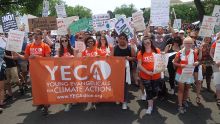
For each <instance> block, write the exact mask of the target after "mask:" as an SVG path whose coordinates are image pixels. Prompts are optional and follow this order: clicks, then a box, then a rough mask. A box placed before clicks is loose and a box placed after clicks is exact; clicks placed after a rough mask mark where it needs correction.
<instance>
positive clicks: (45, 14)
mask: <svg viewBox="0 0 220 124" xmlns="http://www.w3.org/2000/svg"><path fill="white" fill-rule="evenodd" d="M48 12H49V1H47V0H44V1H43V12H42V17H48Z"/></svg>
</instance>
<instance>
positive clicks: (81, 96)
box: [57, 94, 102, 99]
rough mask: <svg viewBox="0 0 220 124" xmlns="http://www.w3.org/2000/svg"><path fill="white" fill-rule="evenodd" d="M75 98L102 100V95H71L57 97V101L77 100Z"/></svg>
mask: <svg viewBox="0 0 220 124" xmlns="http://www.w3.org/2000/svg"><path fill="white" fill-rule="evenodd" d="M75 98H102V94H69V95H62V96H61V95H59V96H57V99H75Z"/></svg>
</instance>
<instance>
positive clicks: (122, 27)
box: [115, 18, 134, 39]
mask: <svg viewBox="0 0 220 124" xmlns="http://www.w3.org/2000/svg"><path fill="white" fill-rule="evenodd" d="M115 30H116V32H117V33H118V34H121V33H122V32H124V33H125V34H126V35H127V36H128V38H129V39H131V38H133V36H134V33H133V30H132V28H131V27H130V25H129V24H128V22H127V21H126V18H120V19H118V21H117V22H116V23H115Z"/></svg>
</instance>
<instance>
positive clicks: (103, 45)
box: [97, 35, 112, 56]
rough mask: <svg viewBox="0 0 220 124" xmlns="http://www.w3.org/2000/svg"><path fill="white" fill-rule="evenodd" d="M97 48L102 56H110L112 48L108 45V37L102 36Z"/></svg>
mask: <svg viewBox="0 0 220 124" xmlns="http://www.w3.org/2000/svg"><path fill="white" fill-rule="evenodd" d="M97 48H98V49H99V50H100V56H110V55H111V50H112V48H111V47H110V46H109V45H108V42H107V39H106V36H104V35H102V36H101V38H100V39H99V41H98V46H97Z"/></svg>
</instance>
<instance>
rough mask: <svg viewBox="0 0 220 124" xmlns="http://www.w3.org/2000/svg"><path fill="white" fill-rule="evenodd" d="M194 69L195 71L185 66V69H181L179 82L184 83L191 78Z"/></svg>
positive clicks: (192, 67) (193, 67)
mask: <svg viewBox="0 0 220 124" xmlns="http://www.w3.org/2000/svg"><path fill="white" fill-rule="evenodd" d="M194 69H195V66H191V65H187V66H186V67H185V68H183V70H182V74H181V76H180V79H179V81H180V82H185V81H187V80H188V79H189V78H192V77H193V72H194Z"/></svg>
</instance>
